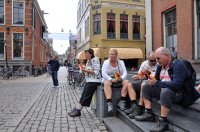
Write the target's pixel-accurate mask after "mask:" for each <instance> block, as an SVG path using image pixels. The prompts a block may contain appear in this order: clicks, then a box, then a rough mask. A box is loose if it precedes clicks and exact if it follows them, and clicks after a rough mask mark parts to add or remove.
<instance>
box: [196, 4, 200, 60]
mask: <svg viewBox="0 0 200 132" xmlns="http://www.w3.org/2000/svg"><path fill="white" fill-rule="evenodd" d="M196 5H197V6H196V7H197V8H196V9H197V58H198V59H200V0H196Z"/></svg>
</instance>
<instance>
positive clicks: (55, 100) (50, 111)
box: [0, 67, 107, 132]
mask: <svg viewBox="0 0 200 132" xmlns="http://www.w3.org/2000/svg"><path fill="white" fill-rule="evenodd" d="M66 74H67V70H66V68H65V67H61V68H60V70H59V73H58V75H59V77H58V78H59V83H60V86H61V87H60V88H52V81H51V77H47V76H46V75H42V76H39V77H27V78H19V79H17V80H0V82H1V83H0V85H1V87H0V112H1V113H0V132H4V131H5V132H6V131H9V132H13V131H15V132H29V131H30V132H37V131H39V132H44V131H46V132H62V131H70V132H90V131H91V132H99V131H107V129H106V127H105V125H104V124H103V123H101V122H100V120H99V119H98V118H97V117H96V115H95V114H94V111H93V110H91V108H84V109H83V110H82V115H81V116H80V117H75V118H71V117H69V116H68V114H67V113H68V112H69V111H71V110H72V108H73V107H74V106H75V104H76V103H77V102H78V101H79V98H80V92H79V91H78V90H74V89H73V88H72V87H70V86H68V85H67V82H66Z"/></svg>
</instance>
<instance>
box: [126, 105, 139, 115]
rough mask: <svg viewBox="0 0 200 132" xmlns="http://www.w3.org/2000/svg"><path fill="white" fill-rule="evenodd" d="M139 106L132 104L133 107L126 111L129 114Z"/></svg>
mask: <svg viewBox="0 0 200 132" xmlns="http://www.w3.org/2000/svg"><path fill="white" fill-rule="evenodd" d="M137 107H138V106H137V105H136V104H132V106H131V108H129V109H127V110H125V111H124V112H125V113H126V114H127V115H129V114H131V113H133V112H134V111H135V110H136V109H137Z"/></svg>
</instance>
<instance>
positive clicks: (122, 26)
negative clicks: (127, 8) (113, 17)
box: [120, 15, 128, 33]
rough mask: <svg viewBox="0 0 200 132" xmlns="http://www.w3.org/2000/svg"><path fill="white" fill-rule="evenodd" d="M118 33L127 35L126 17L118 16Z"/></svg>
mask: <svg viewBox="0 0 200 132" xmlns="http://www.w3.org/2000/svg"><path fill="white" fill-rule="evenodd" d="M120 32H121V33H128V15H120Z"/></svg>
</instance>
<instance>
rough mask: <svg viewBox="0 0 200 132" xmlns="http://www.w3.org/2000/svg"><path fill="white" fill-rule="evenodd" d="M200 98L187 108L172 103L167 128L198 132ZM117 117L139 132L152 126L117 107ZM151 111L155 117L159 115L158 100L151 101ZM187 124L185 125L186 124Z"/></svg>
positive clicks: (150, 123)
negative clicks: (131, 117) (132, 117)
mask: <svg viewBox="0 0 200 132" xmlns="http://www.w3.org/2000/svg"><path fill="white" fill-rule="evenodd" d="M199 102H200V99H199V100H197V101H196V102H195V103H194V104H193V105H192V106H190V107H189V108H187V109H183V108H182V107H181V106H179V105H173V107H172V109H171V111H170V113H169V116H168V121H169V130H170V131H176V132H183V131H192V132H198V131H199V130H200V126H199V121H200V110H199V107H200V104H199ZM117 111H118V114H117V117H118V118H119V119H121V120H122V121H124V122H125V123H126V124H128V125H129V126H130V127H131V128H132V129H134V130H135V131H139V132H146V131H149V129H150V128H151V127H152V125H153V123H152V122H138V121H136V120H134V119H130V118H129V117H128V116H127V115H126V114H125V113H124V112H123V111H121V110H120V109H117ZM153 112H154V113H155V115H156V118H158V117H159V115H160V105H159V103H158V101H157V102H156V101H155V100H154V101H153ZM186 124H187V125H186Z"/></svg>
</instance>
